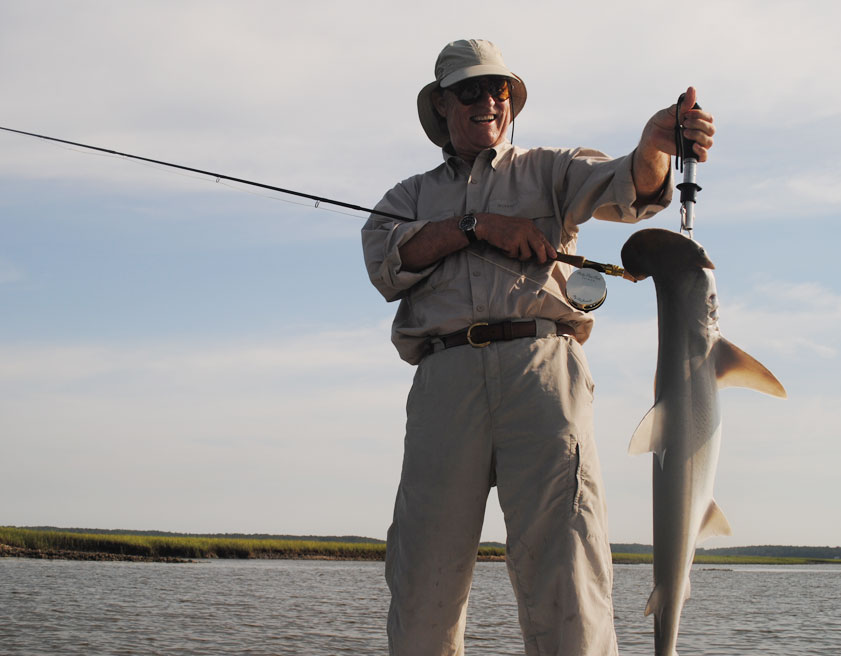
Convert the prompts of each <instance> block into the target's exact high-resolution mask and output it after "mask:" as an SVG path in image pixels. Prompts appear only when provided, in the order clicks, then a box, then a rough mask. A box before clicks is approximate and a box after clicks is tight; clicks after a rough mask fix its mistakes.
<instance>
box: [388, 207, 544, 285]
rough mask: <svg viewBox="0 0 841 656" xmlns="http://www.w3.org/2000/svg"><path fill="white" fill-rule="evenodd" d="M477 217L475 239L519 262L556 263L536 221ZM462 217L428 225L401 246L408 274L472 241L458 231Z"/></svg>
mask: <svg viewBox="0 0 841 656" xmlns="http://www.w3.org/2000/svg"><path fill="white" fill-rule="evenodd" d="M475 216H476V236H477V237H478V238H479V239H481V240H483V241H486V242H488V243H489V244H490V245H491V246H494V247H495V248H497V249H499V250H500V251H502V252H503V253H505V254H506V255H507V256H508V257H511V258H515V259H518V260H529V259H531V258H535V259H536V260H537V261H538V262H540V263H541V264H543V263H544V262H546V261H547V260H554V259H555V258H556V257H557V252H556V251H555V249H554V248H553V247H552V244H550V243H549V240H548V239H547V238H546V235H544V234H543V233H542V232H540V230H539V229H538V228H537V226H535V225H534V222H533V221H531V220H530V219H521V218H519V217H516V216H504V215H502V214H490V213H487V212H480V213H478V214H476V215H475ZM460 218H461V217H456V216H454V217H451V218H449V219H446V220H445V221H436V222H433V223H427V224H426V225H425V226H424V227H423V228H422V229H421V230H420V232H418V233H417V234H416V235H415V236H414V237H412V238H411V239H410V240H409V241H407V242H406V243H405V244H403V245H402V246H401V247H400V259H401V260H402V263H403V269H405V270H406V271H420V270H421V269H423V268H425V267H428V266H429V265H431V264H433V263H435V262H437V261H438V260H440V259H441V258H443V257H446V256H447V255H449V254H450V253H455V252H456V251H458V250H461V249H462V248H464V247H466V246H467V245H468V244H469V243H470V242H469V241H468V239H467V236H466V235H465V234H464V233H463V232H462V231H461V229H459V227H458V222H459V219H460Z"/></svg>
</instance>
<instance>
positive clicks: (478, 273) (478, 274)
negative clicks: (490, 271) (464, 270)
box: [473, 271, 482, 277]
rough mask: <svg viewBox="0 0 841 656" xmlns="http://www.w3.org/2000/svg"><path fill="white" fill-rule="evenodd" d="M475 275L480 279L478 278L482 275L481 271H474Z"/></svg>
mask: <svg viewBox="0 0 841 656" xmlns="http://www.w3.org/2000/svg"><path fill="white" fill-rule="evenodd" d="M473 275H474V276H477V277H478V276H481V275H482V272H481V271H474V272H473Z"/></svg>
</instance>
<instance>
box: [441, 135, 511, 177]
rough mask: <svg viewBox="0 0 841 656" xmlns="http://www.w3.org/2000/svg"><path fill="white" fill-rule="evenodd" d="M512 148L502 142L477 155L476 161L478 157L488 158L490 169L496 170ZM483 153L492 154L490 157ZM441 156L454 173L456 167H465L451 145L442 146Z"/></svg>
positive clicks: (507, 143) (448, 143) (505, 142)
mask: <svg viewBox="0 0 841 656" xmlns="http://www.w3.org/2000/svg"><path fill="white" fill-rule="evenodd" d="M513 147H514V146H512V145H511V143H510V142H509V141H503V142H502V143H501V144H499V145H497V146H494V147H493V148H488V149H487V150H483V151H482V152H481V153H479V155H477V157H476V159H479V158H480V157H488V159H489V160H490V164H491V167H493V168H494V169H496V168H497V166H498V165H499V163H500V161H501V160H502V158H503V157H505V155H506V154H507V153H508V152H509V151H510V150H511V149H512V148H513ZM485 153H492V155H490V156H488V155H485ZM441 154H442V155H443V157H444V161H445V162H446V163H447V164H448V165H449V166H450V168H451V169H452V170H454V171H457V170H458V167H460V166H462V165H465V166H466V163H465V162H464V160H462V159H461V158H460V157H459V156H458V155H456V153H455V151H454V150H453V146H452V144H450V142H447V145H446V146H444V148H442V150H441Z"/></svg>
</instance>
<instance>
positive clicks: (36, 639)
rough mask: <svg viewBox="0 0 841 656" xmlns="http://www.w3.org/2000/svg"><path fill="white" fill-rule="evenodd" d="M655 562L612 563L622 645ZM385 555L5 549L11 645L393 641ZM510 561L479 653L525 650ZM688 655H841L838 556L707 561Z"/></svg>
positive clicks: (361, 648)
mask: <svg viewBox="0 0 841 656" xmlns="http://www.w3.org/2000/svg"><path fill="white" fill-rule="evenodd" d="M650 588H651V568H650V567H648V566H643V565H618V566H617V567H616V569H615V590H614V604H615V609H616V631H617V635H618V638H619V646H620V652H621V653H622V654H623V655H636V654H646V655H648V654H652V653H653V637H652V633H651V631H652V622H651V618H646V617H643V615H642V610H643V608H644V607H645V602H646V599H647V598H648V594H649V592H650ZM387 610H388V593H387V590H386V587H385V583H384V581H383V564H382V563H365V562H330V561H288V560H250V561H233V560H213V561H200V562H197V563H192V564H166V563H121V562H77V561H48V560H28V559H18V558H0V654H3V655H4V656H24V655H25V656H40V655H42V654H43V655H50V656H52V655H56V654H61V655H62V656H65V655H66V656H76V655H78V656H83V655H84V656H91V655H99V654H109V655H110V654H114V655H121V656H122V655H125V656H129V655H141V654H142V655H148V654H166V655H167V656H169V655H174V656H175V655H184V656H188V655H189V656H193V655H195V656H199V655H201V656H217V655H234V654H236V655H253V656H258V655H260V656H262V655H266V656H269V655H272V656H286V655H290V656H291V655H293V654H294V655H295V656H338V655H341V654H354V655H360V654H366V655H368V654H386V653H387V648H386V638H385V618H386V613H387ZM516 617H517V610H516V604H515V601H514V596H513V593H512V592H511V588H510V584H509V582H508V575H507V572H506V570H505V565H504V564H502V563H479V564H478V565H477V567H476V575H475V580H474V586H473V592H472V593H471V599H470V609H469V613H468V628H467V633H466V639H465V640H466V651H467V654H468V656H477V655H479V654H483V655H486V656H507V655H509V654H511V655H515V654H516V655H522V654H523V648H522V643H521V639H520V636H519V628H518V626H517V620H516ZM678 648H679V649H680V652H681V654H682V655H683V656H689V655H691V654H707V655H716V656H719V655H721V656H729V655H731V654H733V655H735V654H740V655H743V654H763V655H766V656H797V655H800V654H803V655H806V654H809V655H810V656H812V655H817V654H827V655H828V654H832V655H837V654H841V566H838V567H831V566H810V567H753V566H737V567H732V568H727V569H720V568H714V567H696V568H695V569H694V570H693V573H692V599H691V600H690V601H689V602H688V603H687V606H686V609H685V610H684V614H683V621H682V622H681V633H680V640H679V644H678Z"/></svg>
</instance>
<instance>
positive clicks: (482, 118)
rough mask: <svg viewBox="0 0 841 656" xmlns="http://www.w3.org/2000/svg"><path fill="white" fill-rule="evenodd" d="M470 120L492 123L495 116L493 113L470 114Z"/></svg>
mask: <svg viewBox="0 0 841 656" xmlns="http://www.w3.org/2000/svg"><path fill="white" fill-rule="evenodd" d="M470 120H471V121H473V122H474V123H493V122H494V120H496V117H495V116H494V115H493V114H482V115H480V116H471V117H470Z"/></svg>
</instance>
